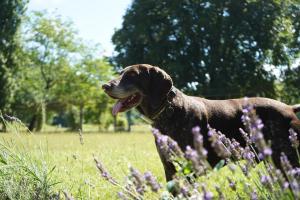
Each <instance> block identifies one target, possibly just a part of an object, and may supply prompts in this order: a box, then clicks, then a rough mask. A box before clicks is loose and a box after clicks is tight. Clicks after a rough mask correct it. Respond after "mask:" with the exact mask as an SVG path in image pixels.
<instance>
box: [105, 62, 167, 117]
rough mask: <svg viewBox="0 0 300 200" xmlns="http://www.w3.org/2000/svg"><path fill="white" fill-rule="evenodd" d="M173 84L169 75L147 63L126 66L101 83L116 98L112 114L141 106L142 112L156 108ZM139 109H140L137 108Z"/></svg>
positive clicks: (148, 111) (149, 112)
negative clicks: (118, 73) (112, 77)
mask: <svg viewBox="0 0 300 200" xmlns="http://www.w3.org/2000/svg"><path fill="white" fill-rule="evenodd" d="M172 85H173V82H172V79H171V77H170V76H169V75H168V74H167V73H166V72H165V71H163V70H162V69H160V68H158V67H154V66H151V65H147V64H138V65H132V66H129V67H126V68H125V69H124V70H122V72H121V74H120V76H119V77H118V78H116V79H113V80H111V81H109V82H108V83H106V84H104V85H102V88H103V89H104V91H105V92H106V93H107V94H108V95H109V96H110V97H112V98H114V99H118V101H117V103H116V104H115V105H114V107H113V114H114V115H116V114H117V113H118V112H124V111H127V110H129V109H131V108H133V107H136V106H139V107H142V108H141V109H142V110H141V111H142V113H143V114H146V115H147V114H151V111H152V110H155V109H156V108H158V107H159V106H160V105H161V104H162V102H163V101H164V99H165V98H166V96H167V94H168V92H169V91H170V90H171V88H172ZM139 110H140V109H139Z"/></svg>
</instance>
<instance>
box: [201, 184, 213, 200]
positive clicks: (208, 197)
mask: <svg viewBox="0 0 300 200" xmlns="http://www.w3.org/2000/svg"><path fill="white" fill-rule="evenodd" d="M202 191H203V199H204V200H211V199H213V197H214V195H213V193H212V192H210V191H208V190H207V189H206V188H205V185H204V184H202Z"/></svg>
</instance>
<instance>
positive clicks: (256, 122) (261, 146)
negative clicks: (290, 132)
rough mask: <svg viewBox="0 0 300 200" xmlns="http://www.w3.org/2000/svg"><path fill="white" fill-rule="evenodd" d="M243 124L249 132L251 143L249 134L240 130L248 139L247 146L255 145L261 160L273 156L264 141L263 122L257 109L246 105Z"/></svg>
mask: <svg viewBox="0 0 300 200" xmlns="http://www.w3.org/2000/svg"><path fill="white" fill-rule="evenodd" d="M242 122H243V124H244V126H245V127H246V129H247V131H248V132H249V136H250V141H247V140H248V134H246V133H245V132H244V131H243V130H242V129H240V131H241V133H242V136H243V137H244V138H245V139H246V142H247V144H248V145H249V144H252V143H254V144H255V146H256V147H257V149H258V151H259V158H260V159H265V158H266V157H269V156H271V154H272V151H271V149H270V148H269V146H268V145H267V144H266V142H265V140H264V136H263V133H262V129H263V127H264V125H263V123H262V120H261V119H260V118H259V117H258V116H257V115H256V112H255V109H254V107H253V106H252V105H250V104H247V102H246V104H245V105H244V106H243V115H242Z"/></svg>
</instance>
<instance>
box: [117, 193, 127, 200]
mask: <svg viewBox="0 0 300 200" xmlns="http://www.w3.org/2000/svg"><path fill="white" fill-rule="evenodd" d="M118 197H119V199H121V200H128V198H127V196H126V195H125V194H124V193H123V192H118Z"/></svg>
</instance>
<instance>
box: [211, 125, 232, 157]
mask: <svg viewBox="0 0 300 200" xmlns="http://www.w3.org/2000/svg"><path fill="white" fill-rule="evenodd" d="M208 127H209V126H208ZM209 131H211V136H210V137H209V140H210V142H211V146H212V147H213V149H214V150H215V152H216V153H217V155H218V156H220V157H221V158H225V159H226V158H229V157H230V156H231V152H230V151H229V150H228V148H227V147H226V146H225V145H224V143H227V141H225V140H226V137H225V136H224V135H223V134H221V133H217V132H216V130H214V129H212V128H210V127H209ZM222 141H223V142H224V143H223V142H222Z"/></svg>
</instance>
